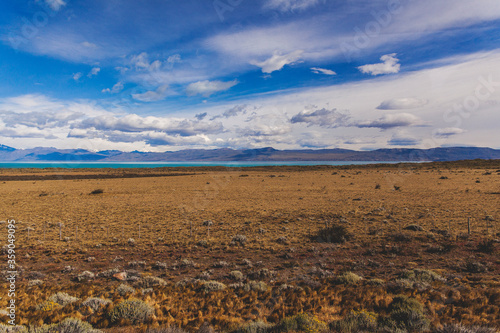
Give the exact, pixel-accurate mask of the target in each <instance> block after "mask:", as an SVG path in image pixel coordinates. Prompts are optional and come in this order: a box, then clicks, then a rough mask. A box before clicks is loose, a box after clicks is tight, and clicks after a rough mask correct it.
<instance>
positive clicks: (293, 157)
mask: <svg viewBox="0 0 500 333" xmlns="http://www.w3.org/2000/svg"><path fill="white" fill-rule="evenodd" d="M470 159H500V150H498V149H492V148H476V147H450V148H432V149H411V148H410V149H409V148H398V149H377V150H372V151H355V150H348V149H319V150H313V149H303V150H276V149H274V148H271V147H268V148H261V149H228V148H223V149H212V150H209V149H188V150H180V151H169V152H164V153H148V152H139V151H133V152H121V151H118V150H105V151H99V152H91V151H87V150H84V149H55V148H45V147H44V148H33V149H15V148H12V147H8V146H5V145H0V161H4V162H8V161H11V162H14V161H15V162H27V161H32V162H37V161H39V162H48V161H50V162H96V161H99V162H203V161H205V162H214V161H235V162H242V161H387V162H390V161H457V160H470Z"/></svg>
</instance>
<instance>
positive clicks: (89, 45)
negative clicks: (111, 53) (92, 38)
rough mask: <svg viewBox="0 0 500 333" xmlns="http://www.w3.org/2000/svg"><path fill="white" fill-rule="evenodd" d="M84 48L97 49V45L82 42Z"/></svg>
mask: <svg viewBox="0 0 500 333" xmlns="http://www.w3.org/2000/svg"><path fill="white" fill-rule="evenodd" d="M82 46H84V47H88V48H97V45H95V44H94V43H90V42H87V41H85V42H82Z"/></svg>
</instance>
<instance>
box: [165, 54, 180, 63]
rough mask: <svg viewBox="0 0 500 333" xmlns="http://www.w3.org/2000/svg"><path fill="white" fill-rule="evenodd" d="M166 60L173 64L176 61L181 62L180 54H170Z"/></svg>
mask: <svg viewBox="0 0 500 333" xmlns="http://www.w3.org/2000/svg"><path fill="white" fill-rule="evenodd" d="M167 62H168V63H170V64H175V63H177V62H181V55H180V54H174V55H171V56H169V57H168V58H167Z"/></svg>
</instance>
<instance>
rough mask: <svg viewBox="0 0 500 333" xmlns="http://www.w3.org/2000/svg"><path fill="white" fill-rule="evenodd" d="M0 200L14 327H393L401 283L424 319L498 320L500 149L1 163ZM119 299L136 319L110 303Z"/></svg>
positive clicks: (437, 323)
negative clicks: (243, 160)
mask: <svg viewBox="0 0 500 333" xmlns="http://www.w3.org/2000/svg"><path fill="white" fill-rule="evenodd" d="M0 198H1V200H0V212H1V219H2V220H5V221H7V219H14V220H15V221H16V225H17V229H16V247H17V248H16V262H17V264H18V265H19V267H18V271H19V274H20V275H19V277H18V280H17V289H18V290H17V296H16V297H17V298H16V301H17V306H18V308H17V313H16V318H17V321H18V323H19V324H22V325H29V324H32V325H42V324H51V323H57V322H60V321H61V320H63V319H64V318H66V317H73V318H78V319H81V320H82V321H86V322H89V323H90V324H92V325H93V327H94V328H98V329H102V330H104V331H109V332H132V331H133V330H141V329H146V327H148V326H150V327H157V326H165V325H176V326H179V327H181V328H183V329H186V330H191V331H193V330H196V329H199V328H200V327H201V326H202V324H203V323H205V322H208V323H209V324H210V325H212V326H213V327H214V328H215V329H217V330H223V331H231V330H234V329H236V328H237V327H241V325H243V324H244V323H248V322H250V321H259V320H261V321H263V322H265V323H269V324H276V323H280V322H281V321H282V320H283V319H284V318H289V317H292V316H294V315H297V314H300V313H306V314H309V315H312V316H315V318H317V319H318V322H321V323H326V324H330V326H329V327H330V329H331V330H333V331H335V328H336V327H338V331H345V330H342V329H341V328H339V327H341V325H340V324H339V322H340V321H342V320H346V318H357V317H356V316H358V317H363V316H364V317H366V318H368V319H369V320H372V319H373V321H374V322H378V323H379V324H378V325H379V327H380V325H382V324H380V323H385V322H389V321H390V320H393V321H395V322H396V324H398V325H399V324H401V323H398V322H397V320H398V318H397V316H396V317H395V315H394V311H393V310H394V309H393V308H394V300H395V299H396V298H398V297H400V298H401V297H402V296H401V295H404V296H406V297H407V298H408V299H414V300H415V301H416V302H418V304H420V305H421V307H422V308H421V310H419V311H420V312H421V315H422V318H420V319H421V320H424V321H427V324H425V325H427V326H425V325H424V326H421V327H423V328H422V330H423V331H426V330H432V329H435V328H439V327H442V325H445V324H450V323H462V324H463V325H486V326H489V327H495V326H496V327H498V326H499V325H500V277H499V276H500V274H499V273H500V260H499V259H498V246H499V245H498V239H499V238H500V222H499V219H500V161H468V162H454V163H423V164H402V165H378V166H338V167H327V166H318V167H258V168H222V167H217V168H216V167H213V168H208V167H207V168H161V169H80V170H78V169H75V170H69V169H67V170H64V169H46V170H36V169H24V170H19V169H18V170H14V169H12V170H8V169H3V170H1V171H0ZM1 227H2V228H3V229H5V230H7V229H6V224H5V223H4V224H2V225H1ZM1 235H2V236H1V243H2V244H7V236H6V235H7V233H6V232H2V233H1ZM337 236H338V237H337ZM4 253H5V248H4ZM3 257H4V259H2V260H3V264H2V267H4V266H5V263H6V262H7V255H6V254H4V255H3ZM2 269H4V271H3V273H5V271H6V269H5V268H2ZM121 273H123V274H121ZM5 274H6V273H5ZM127 288H130V289H127ZM58 292H64V293H67V294H68V296H73V297H77V298H78V299H73V301H68V302H66V301H64V300H63V301H61V302H59V301H58V299H57V297H56V298H54V297H52V298H51V296H53V295H54V294H57V293H58ZM6 295H7V289H6V285H3V286H2V288H1V289H0V296H1V297H2V299H0V307H1V308H5V307H6V306H7V296H6ZM89 298H100V299H103V300H104V301H103V302H102V306H100V305H98V306H93V305H94V303H92V306H91V305H90V303H89V302H87V303H86V300H88V299H89ZM127 300H134V301H137V302H142V303H141V304H143V303H144V304H145V306H148V307H149V310H147V311H146V312H148V311H149V312H148V313H149V315H146V316H145V317H144V320H138V319H137V318H136V317H134V316H133V315H132V316H129V317H127V315H125V314H123V313H122V315H121V317H120V316H119V315H117V311H116V309H115V308H116V307H118V306H119V304H120V303H123V302H125V301H127ZM97 303H99V302H97ZM391 304H392V305H391ZM391 306H392V308H391ZM391 309H392V310H391ZM391 311H393V312H391ZM417 312H418V311H417ZM349 316H350V317H349ZM391 316H392V317H391ZM3 317H4V316H2V318H3ZM5 318H6V319H5V320H3V321H7V317H5ZM366 318H365V319H366ZM384 320H385V321H384ZM335 323H337V324H335ZM396 324H394V325H396ZM263 325H264V324H263ZM387 325H389V324H387ZM391 325H393V323H392V322H391ZM401 325H403V326H404V325H406V324H404V323H403V324H401ZM424 328H425V330H424ZM406 329H407V330H408V331H412V328H411V327H406ZM311 330H312V331H315V330H318V331H319V330H320V329H311Z"/></svg>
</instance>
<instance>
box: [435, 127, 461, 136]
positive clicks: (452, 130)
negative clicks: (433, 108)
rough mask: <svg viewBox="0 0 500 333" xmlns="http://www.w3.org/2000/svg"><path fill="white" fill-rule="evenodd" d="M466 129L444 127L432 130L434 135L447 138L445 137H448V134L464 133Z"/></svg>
mask: <svg viewBox="0 0 500 333" xmlns="http://www.w3.org/2000/svg"><path fill="white" fill-rule="evenodd" d="M465 132H466V131H465V130H464V129H461V128H457V127H446V128H438V129H436V130H435V131H434V135H435V136H437V137H441V138H447V137H450V136H453V135H457V134H462V133H465Z"/></svg>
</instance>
